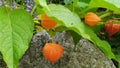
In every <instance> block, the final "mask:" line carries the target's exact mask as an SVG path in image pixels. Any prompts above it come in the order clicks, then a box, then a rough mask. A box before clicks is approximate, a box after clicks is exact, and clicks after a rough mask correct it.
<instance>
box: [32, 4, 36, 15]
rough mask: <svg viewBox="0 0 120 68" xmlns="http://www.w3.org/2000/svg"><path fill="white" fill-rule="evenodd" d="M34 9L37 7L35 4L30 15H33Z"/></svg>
mask: <svg viewBox="0 0 120 68" xmlns="http://www.w3.org/2000/svg"><path fill="white" fill-rule="evenodd" d="M36 7H37V4H35V6H34V7H33V9H32V11H31V15H32V14H33V13H34V11H35V9H36Z"/></svg>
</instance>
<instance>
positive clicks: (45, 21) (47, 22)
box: [41, 14, 57, 29]
mask: <svg viewBox="0 0 120 68" xmlns="http://www.w3.org/2000/svg"><path fill="white" fill-rule="evenodd" d="M56 25H57V22H56V21H54V20H53V19H52V18H50V17H48V16H47V15H46V14H41V26H42V27H43V28H45V29H52V28H54V27H55V26H56Z"/></svg>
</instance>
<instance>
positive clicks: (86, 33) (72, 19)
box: [44, 4, 115, 58]
mask: <svg viewBox="0 0 120 68" xmlns="http://www.w3.org/2000/svg"><path fill="white" fill-rule="evenodd" d="M49 9H50V11H51V12H47V11H45V10H44V11H45V12H46V14H48V15H49V16H51V17H55V18H57V20H59V21H58V23H59V24H61V25H63V26H66V27H67V28H68V29H69V30H73V31H75V32H76V33H78V34H79V35H81V36H82V37H84V38H86V39H88V40H90V41H92V42H93V43H94V44H96V45H97V46H98V47H99V48H100V49H101V50H102V51H103V52H104V53H105V54H106V55H107V56H108V57H109V58H115V57H114V54H113V53H112V51H111V47H110V45H109V44H108V43H107V42H106V41H102V40H100V39H99V38H98V37H97V35H96V34H95V33H94V31H92V29H91V28H90V27H89V26H87V25H85V24H84V23H83V22H81V20H80V18H79V16H78V15H76V14H75V13H72V12H71V11H69V10H68V9H67V8H65V7H64V6H61V5H54V4H51V5H49ZM61 22H62V23H61Z"/></svg>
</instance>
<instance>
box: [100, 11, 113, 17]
mask: <svg viewBox="0 0 120 68" xmlns="http://www.w3.org/2000/svg"><path fill="white" fill-rule="evenodd" d="M111 14H112V13H111V12H107V13H105V14H103V15H101V16H99V17H100V18H105V17H107V16H109V15H111Z"/></svg>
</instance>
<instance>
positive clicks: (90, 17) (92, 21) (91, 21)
mask: <svg viewBox="0 0 120 68" xmlns="http://www.w3.org/2000/svg"><path fill="white" fill-rule="evenodd" d="M100 21H101V18H100V17H98V16H97V15H96V14H95V13H93V12H89V13H87V14H86V15H85V23H86V24H87V25H89V26H94V25H96V24H97V23H98V22H100Z"/></svg>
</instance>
